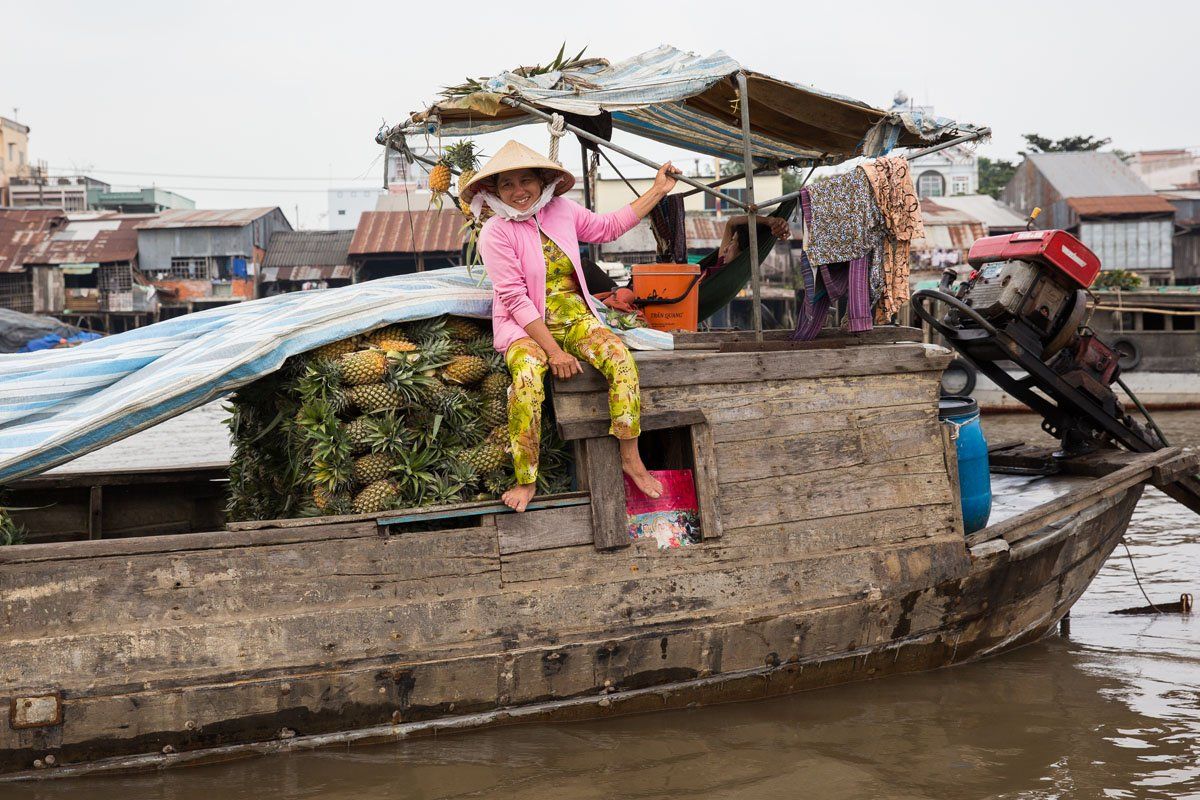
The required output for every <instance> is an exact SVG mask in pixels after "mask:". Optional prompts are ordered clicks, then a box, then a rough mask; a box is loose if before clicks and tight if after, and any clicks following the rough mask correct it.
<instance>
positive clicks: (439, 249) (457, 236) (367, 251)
mask: <svg viewBox="0 0 1200 800" xmlns="http://www.w3.org/2000/svg"><path fill="white" fill-rule="evenodd" d="M463 223H464V219H463V215H462V214H460V213H459V212H458V211H450V210H444V211H434V210H429V211H366V212H363V215H362V216H361V217H359V220H358V227H357V228H356V229H355V231H354V239H353V241H351V242H350V255H352V256H369V255H382V254H385V253H451V252H457V251H458V250H460V249H461V248H462V245H463V242H464V241H465V235H466V234H465V233H464V231H463Z"/></svg>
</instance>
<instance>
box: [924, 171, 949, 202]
mask: <svg viewBox="0 0 1200 800" xmlns="http://www.w3.org/2000/svg"><path fill="white" fill-rule="evenodd" d="M945 193H946V179H945V178H943V177H942V175H941V173H940V172H934V171H933V170H927V171H925V172H922V173H921V177H919V178H917V194H919V195H920V196H921V197H941V196H943V195H944V194H945Z"/></svg>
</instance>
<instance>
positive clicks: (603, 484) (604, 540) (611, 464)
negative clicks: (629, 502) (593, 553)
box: [583, 436, 629, 550]
mask: <svg viewBox="0 0 1200 800" xmlns="http://www.w3.org/2000/svg"><path fill="white" fill-rule="evenodd" d="M583 449H584V453H585V456H584V458H585V460H586V461H587V467H586V468H587V471H588V486H590V487H591V499H592V528H593V529H594V530H595V542H596V549H597V550H608V549H611V548H615V547H628V546H629V515H628V514H627V513H626V511H625V473H624V472H622V471H621V450H620V446H619V445H618V444H617V440H616V439H615V438H613V437H612V436H599V437H596V438H594V439H584V440H583Z"/></svg>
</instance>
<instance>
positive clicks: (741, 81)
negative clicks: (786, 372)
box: [737, 72, 763, 343]
mask: <svg viewBox="0 0 1200 800" xmlns="http://www.w3.org/2000/svg"><path fill="white" fill-rule="evenodd" d="M737 92H738V102H739V104H740V105H741V112H742V166H743V168H744V172H745V176H746V205H745V206H743V207H744V208H746V210H748V211H749V212H750V224H748V225H747V226H746V231H747V233H749V234H750V289H751V291H752V292H753V293H754V304H753V305H752V306H751V309H750V318H751V319H752V320H753V321H754V341H755V342H756V343H762V340H763V330H762V280H761V278H760V277H759V274H758V272H759V263H758V219H757V215H758V206H757V205H755V203H754V153H753V144H752V143H751V141H750V87H749V84H748V82H747V81H746V73H745V72H738V74H737Z"/></svg>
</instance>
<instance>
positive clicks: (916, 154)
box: [758, 128, 992, 208]
mask: <svg viewBox="0 0 1200 800" xmlns="http://www.w3.org/2000/svg"><path fill="white" fill-rule="evenodd" d="M991 135H992V129H991V128H980V129H979V130H977V131H973V132H971V133H964V134H963V135H962V136H955V137H954V138H953V139H947V140H946V141H944V142H942V143H941V144H935V145H933V146H932V147H926V148H923V149H921V150H914V151H912V152H911V153H905V154H904V157H905V158H906V159H908V160H909V161H915V160H916V159H918V158H921V157H922V156H927V155H929V154H930V153H936V152H938V151H939V150H945V149H946V148H947V147H954V145H956V144H962V143H964V142H973V141H975V140H976V139H983V138H986V137H988V136H991ZM799 196H800V192H799V191H795V192H788V193H787V194H781V195H780V196H779V197H773V198H771V199H770V200H764V201H763V202H761V203H759V204H758V207H759V208H768V207H770V206H777V205H779V204H780V203H786V202H787V201H788V200H793V199H795V198H797V197H799Z"/></svg>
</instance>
